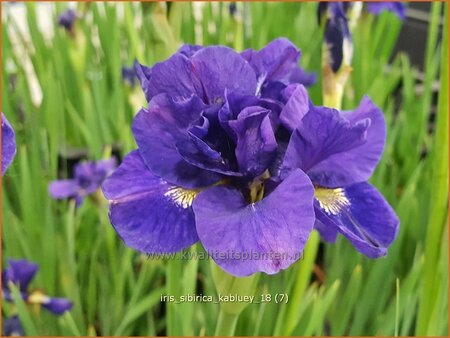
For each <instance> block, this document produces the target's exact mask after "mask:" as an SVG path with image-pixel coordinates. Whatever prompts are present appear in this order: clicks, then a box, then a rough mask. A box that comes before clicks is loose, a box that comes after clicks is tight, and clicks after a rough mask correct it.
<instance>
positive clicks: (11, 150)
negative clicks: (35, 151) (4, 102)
mask: <svg viewBox="0 0 450 338" xmlns="http://www.w3.org/2000/svg"><path fill="white" fill-rule="evenodd" d="M14 156H16V137H15V133H14V130H13V128H12V127H11V125H10V124H9V122H8V120H7V119H6V117H5V115H4V114H3V113H2V176H3V175H4V174H5V171H6V169H8V167H9V166H10V164H11V162H12V161H13V159H14Z"/></svg>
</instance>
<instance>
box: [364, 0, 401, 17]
mask: <svg viewBox="0 0 450 338" xmlns="http://www.w3.org/2000/svg"><path fill="white" fill-rule="evenodd" d="M367 11H369V12H370V13H372V14H375V15H378V14H380V13H381V12H383V11H390V12H392V13H394V14H395V15H397V17H399V18H400V19H401V20H404V19H405V17H406V6H405V3H403V2H400V1H380V2H367Z"/></svg>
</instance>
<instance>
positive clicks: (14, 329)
mask: <svg viewBox="0 0 450 338" xmlns="http://www.w3.org/2000/svg"><path fill="white" fill-rule="evenodd" d="M3 334H4V335H5V336H14V337H18V336H24V335H25V332H24V331H23V328H22V324H21V323H20V320H19V316H17V315H14V316H11V317H9V318H6V319H5V320H4V321H3Z"/></svg>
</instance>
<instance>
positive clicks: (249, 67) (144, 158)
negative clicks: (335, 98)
mask: <svg viewBox="0 0 450 338" xmlns="http://www.w3.org/2000/svg"><path fill="white" fill-rule="evenodd" d="M299 57H300V51H299V50H298V49H297V48H296V47H295V46H294V45H293V44H292V43H291V42H290V41H288V40H286V39H283V38H280V39H276V40H274V41H272V42H271V43H269V44H268V45H267V46H266V47H264V48H263V49H261V50H260V51H255V50H246V51H244V52H242V53H237V52H235V51H234V50H232V49H230V48H227V47H224V46H210V47H204V48H203V47H199V46H189V45H187V46H186V45H185V46H183V47H181V49H180V50H179V51H178V52H177V53H176V54H174V55H173V56H172V57H170V58H169V59H168V60H166V61H164V62H162V63H158V64H155V65H154V66H153V67H152V68H148V67H145V66H143V65H140V64H136V72H137V74H138V77H139V79H140V82H141V86H142V89H143V91H144V93H145V95H146V98H147V100H148V103H149V107H148V108H143V109H142V110H141V111H140V112H139V113H138V114H137V116H136V117H135V119H134V122H133V125H132V131H133V134H134V137H135V139H136V142H137V145H138V149H137V150H134V151H132V152H131V153H130V154H128V155H127V156H126V157H125V159H124V161H123V163H122V164H121V165H120V166H119V168H118V169H117V170H116V171H115V172H114V173H113V174H112V175H111V176H109V178H107V179H106V181H105V183H104V184H103V192H104V194H105V196H106V198H107V199H108V200H109V201H110V219H111V223H112V225H113V226H114V228H115V230H116V231H117V233H118V234H119V235H120V237H121V238H122V239H123V240H124V242H125V244H126V245H128V246H130V247H132V248H134V249H136V250H139V251H141V252H145V253H170V252H177V251H180V250H183V249H184V248H187V247H189V246H191V245H192V244H194V243H196V242H197V241H199V240H200V242H201V243H202V245H203V246H204V248H205V250H206V251H207V252H213V253H215V255H213V259H214V260H215V262H216V263H217V264H218V265H219V266H220V267H221V268H222V269H224V270H225V271H227V272H229V273H231V274H233V275H236V276H246V275H250V274H253V273H255V272H258V271H263V272H266V273H268V274H273V273H277V272H278V271H280V270H281V269H285V268H287V267H288V266H289V265H291V264H292V263H293V262H294V261H296V260H297V259H298V257H300V255H301V252H302V251H303V248H304V246H305V243H306V242H307V240H308V238H309V235H310V233H311V231H312V230H313V228H314V227H315V228H316V229H317V230H318V231H319V232H320V233H321V234H322V235H323V237H324V238H325V239H326V240H329V241H333V240H334V239H335V238H336V235H337V234H338V233H341V234H343V235H344V236H345V237H347V238H348V239H349V240H350V242H351V243H352V244H353V245H354V246H355V248H356V249H357V250H359V251H360V252H362V253H363V254H365V255H367V256H368V257H379V256H382V255H385V254H386V251H387V248H388V246H389V245H390V244H391V243H392V242H393V240H394V239H395V237H396V234H397V230H398V224H399V221H398V219H397V216H396V215H395V212H394V211H393V210H392V208H391V207H390V206H389V204H388V203H387V202H386V201H385V200H384V198H383V197H382V195H381V194H380V193H379V192H378V191H377V190H376V189H375V188H374V187H373V186H371V185H370V184H369V183H367V182H366V181H367V180H368V179H369V177H370V176H371V174H372V173H373V170H374V169H375V167H376V165H377V163H378V161H379V160H380V157H381V155H382V153H383V149H384V143H385V137H386V127H385V121H384V117H383V113H382V112H381V111H380V109H379V108H378V107H376V106H375V105H374V104H373V103H372V101H371V100H370V99H369V98H367V97H365V98H364V99H363V100H362V101H361V104H360V106H359V107H358V108H357V109H356V110H354V111H338V110H336V109H331V108H326V107H317V106H314V105H313V104H312V102H311V101H310V99H309V97H308V93H307V90H306V89H305V87H304V86H303V85H302V83H303V84H310V83H311V82H312V81H313V80H314V79H313V78H312V76H311V75H308V74H306V73H305V72H304V71H303V70H302V69H301V68H300V67H299V66H298V61H299ZM228 252H234V253H240V252H242V253H245V252H255V253H257V254H258V255H256V256H260V257H265V258H264V259H254V258H251V259H247V260H243V259H238V260H236V259H232V258H230V257H231V256H232V255H227V254H226V253H228ZM217 253H221V254H217ZM222 253H223V255H222ZM240 256H243V255H240ZM268 257H270V258H268Z"/></svg>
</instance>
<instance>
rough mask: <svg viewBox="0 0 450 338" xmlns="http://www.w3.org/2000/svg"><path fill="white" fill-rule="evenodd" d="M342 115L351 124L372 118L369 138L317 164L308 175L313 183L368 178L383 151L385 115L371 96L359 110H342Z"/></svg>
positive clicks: (346, 182) (348, 182)
mask: <svg viewBox="0 0 450 338" xmlns="http://www.w3.org/2000/svg"><path fill="white" fill-rule="evenodd" d="M342 116H343V117H344V118H345V119H346V120H348V121H349V122H350V124H351V125H357V124H358V123H360V122H359V121H364V120H370V126H369V127H368V128H367V132H366V141H365V142H364V143H362V144H361V145H359V146H357V147H353V148H351V149H348V150H347V151H341V152H336V153H335V154H333V155H331V156H329V157H328V158H327V159H325V160H323V161H321V162H320V163H318V164H316V165H315V166H314V167H313V168H312V169H311V170H310V171H309V172H308V174H309V175H310V177H311V180H312V181H313V182H314V183H316V184H318V185H321V186H325V187H330V188H334V187H340V186H347V185H351V184H354V183H359V182H365V181H367V180H368V179H369V178H370V177H371V176H372V174H373V171H374V170H375V168H376V166H377V164H378V162H379V161H380V159H381V156H382V154H383V151H384V145H385V142H386V122H385V119H384V115H383V112H382V111H381V110H380V109H379V108H378V107H377V106H376V105H375V104H374V103H373V102H372V101H371V100H370V99H369V98H368V97H364V98H363V99H362V101H361V103H360V105H359V107H358V108H357V109H356V110H354V111H346V112H342Z"/></svg>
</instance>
